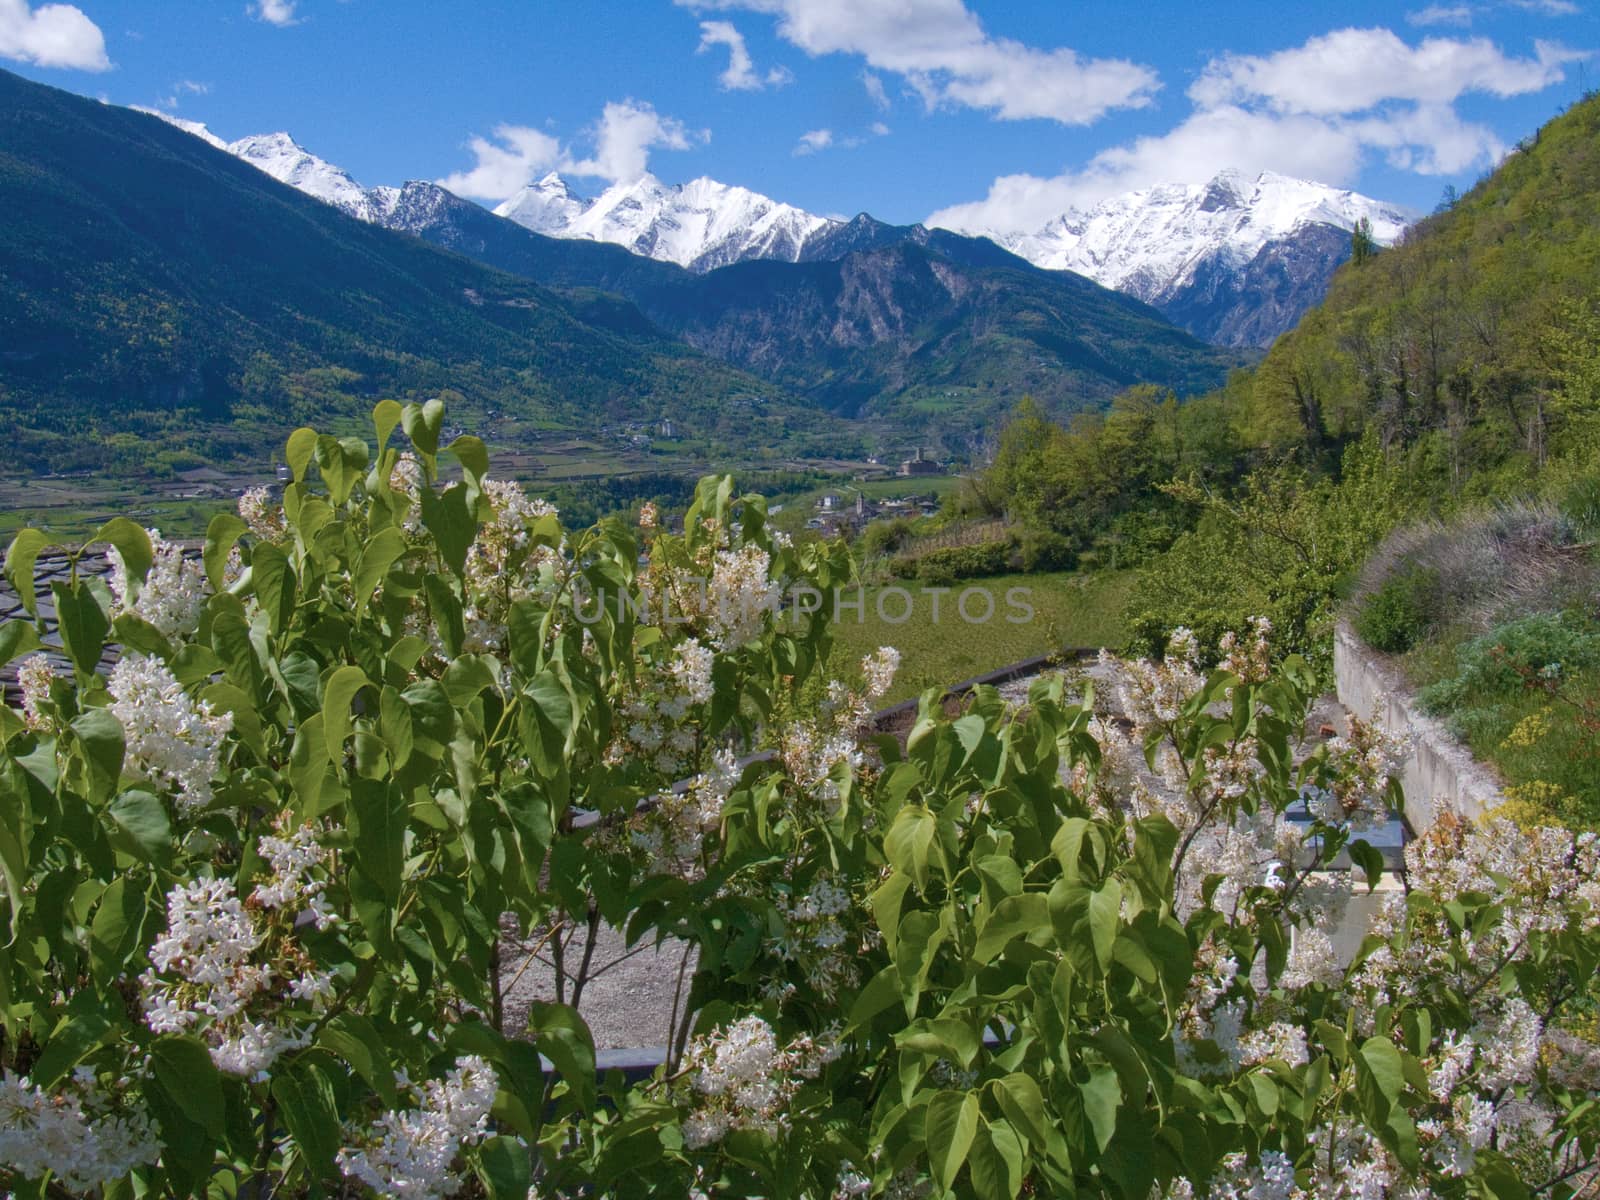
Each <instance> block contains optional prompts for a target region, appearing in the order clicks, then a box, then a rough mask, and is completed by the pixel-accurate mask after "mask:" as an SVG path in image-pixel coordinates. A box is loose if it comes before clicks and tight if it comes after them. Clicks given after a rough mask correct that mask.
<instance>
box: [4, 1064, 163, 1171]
mask: <svg viewBox="0 0 1600 1200" xmlns="http://www.w3.org/2000/svg"><path fill="white" fill-rule="evenodd" d="M160 1155H161V1143H160V1141H159V1140H158V1139H157V1137H156V1132H155V1127H154V1125H153V1124H152V1123H151V1120H150V1117H149V1114H148V1113H146V1112H145V1110H144V1108H143V1107H142V1106H141V1105H139V1104H138V1103H137V1102H135V1101H131V1100H127V1099H124V1100H122V1101H121V1102H120V1103H118V1102H114V1101H113V1100H112V1098H111V1097H110V1096H108V1095H107V1094H106V1093H105V1092H104V1091H103V1090H102V1089H101V1087H100V1085H99V1084H98V1082H97V1081H96V1079H95V1077H94V1073H93V1072H92V1071H90V1070H88V1069H87V1068H79V1069H78V1070H77V1071H75V1072H74V1073H73V1074H72V1075H71V1076H69V1077H68V1078H67V1079H66V1080H65V1081H63V1083H62V1084H61V1085H60V1086H59V1090H57V1091H56V1092H54V1093H53V1094H52V1093H48V1092H46V1091H45V1090H44V1089H43V1088H37V1087H34V1086H33V1085H32V1084H31V1083H30V1081H29V1080H28V1079H27V1078H26V1077H25V1076H23V1077H19V1076H16V1075H13V1074H12V1073H11V1072H10V1071H7V1072H5V1073H4V1075H3V1076H0V1164H4V1166H5V1168H6V1169H7V1170H9V1171H12V1172H15V1173H16V1174H17V1175H19V1176H21V1177H22V1178H23V1179H40V1178H42V1177H43V1176H45V1175H46V1174H49V1175H51V1176H53V1177H54V1179H55V1181H56V1182H57V1183H58V1184H60V1185H62V1186H64V1187H66V1188H69V1189H71V1190H72V1191H74V1192H87V1191H90V1190H94V1189H98V1188H100V1187H102V1186H104V1185H108V1184H111V1183H115V1182H117V1181H119V1180H124V1179H127V1178H128V1176H129V1175H131V1174H132V1172H133V1171H134V1170H135V1169H136V1168H138V1167H144V1166H153V1165H155V1163H156V1162H157V1160H158V1159H159V1158H160Z"/></svg>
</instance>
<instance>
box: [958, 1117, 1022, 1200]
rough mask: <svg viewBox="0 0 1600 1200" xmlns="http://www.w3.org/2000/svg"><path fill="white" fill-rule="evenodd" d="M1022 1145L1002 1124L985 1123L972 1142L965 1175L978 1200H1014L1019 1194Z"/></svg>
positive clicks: (997, 1122) (1010, 1130)
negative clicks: (968, 1177) (969, 1179)
mask: <svg viewBox="0 0 1600 1200" xmlns="http://www.w3.org/2000/svg"><path fill="white" fill-rule="evenodd" d="M1022 1162H1023V1152H1022V1143H1021V1141H1019V1140H1018V1138H1017V1135H1016V1133H1015V1131H1014V1130H1012V1128H1011V1127H1010V1126H1009V1125H1007V1124H1006V1123H1005V1122H1003V1121H991V1122H986V1123H985V1124H983V1125H982V1127H981V1128H980V1129H979V1130H978V1136H977V1137H976V1138H975V1139H974V1140H973V1143H972V1152H971V1154H970V1156H969V1161H968V1164H967V1171H968V1173H969V1174H970V1175H971V1177H972V1190H973V1191H975V1192H976V1193H977V1194H978V1196H979V1198H980V1200H1014V1197H1015V1196H1016V1195H1017V1194H1018V1193H1019V1192H1021V1191H1022Z"/></svg>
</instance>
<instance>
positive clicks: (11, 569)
mask: <svg viewBox="0 0 1600 1200" xmlns="http://www.w3.org/2000/svg"><path fill="white" fill-rule="evenodd" d="M53 545H55V543H54V542H52V541H51V540H50V539H49V538H48V537H46V536H45V535H44V534H43V533H41V532H40V531H39V530H37V529H22V530H18V532H17V536H16V537H14V538H12V539H11V545H9V546H7V547H6V562H5V572H6V579H7V580H9V581H10V583H11V586H12V587H14V588H16V589H17V595H18V596H20V597H21V598H22V606H23V607H24V608H26V609H27V610H28V612H29V613H30V614H32V615H33V616H34V617H37V616H38V615H39V599H38V596H37V595H36V594H35V592H34V587H33V570H34V564H35V563H37V562H38V561H39V552H40V551H41V550H44V549H45V548H46V547H49V546H53Z"/></svg>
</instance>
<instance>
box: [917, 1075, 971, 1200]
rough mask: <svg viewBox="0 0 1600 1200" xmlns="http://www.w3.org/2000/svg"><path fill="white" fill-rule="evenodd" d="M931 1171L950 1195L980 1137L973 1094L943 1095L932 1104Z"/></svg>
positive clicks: (928, 1138) (928, 1128) (928, 1130)
mask: <svg viewBox="0 0 1600 1200" xmlns="http://www.w3.org/2000/svg"><path fill="white" fill-rule="evenodd" d="M925 1129H926V1134H925V1137H926V1141H927V1148H928V1167H929V1169H930V1170H931V1171H932V1172H933V1178H934V1181H935V1182H936V1183H938V1185H939V1187H940V1188H941V1189H942V1190H944V1191H949V1190H950V1188H951V1187H952V1186H953V1185H954V1184H955V1178H956V1174H957V1172H959V1171H960V1170H961V1166H962V1164H963V1163H965V1162H966V1161H967V1151H969V1150H970V1149H971V1148H972V1141H973V1138H975V1137H976V1136H977V1133H978V1098H977V1096H975V1095H973V1094H972V1093H970V1092H940V1093H939V1094H938V1095H937V1096H935V1097H934V1098H933V1099H932V1100H930V1101H929V1102H928V1116H927V1123H926V1125H925Z"/></svg>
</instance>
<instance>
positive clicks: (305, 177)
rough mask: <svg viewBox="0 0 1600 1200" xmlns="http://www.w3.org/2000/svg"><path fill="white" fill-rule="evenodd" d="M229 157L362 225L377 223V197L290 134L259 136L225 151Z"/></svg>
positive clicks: (228, 147)
mask: <svg viewBox="0 0 1600 1200" xmlns="http://www.w3.org/2000/svg"><path fill="white" fill-rule="evenodd" d="M226 149H227V151H228V153H230V154H232V155H234V156H235V157H237V158H242V159H244V161H245V162H247V163H249V164H250V165H251V166H253V167H256V168H257V169H259V170H261V171H265V172H266V173H267V174H268V175H271V176H272V177H273V178H274V179H276V180H278V182H280V183H287V184H288V185H289V186H290V187H292V188H298V189H299V190H300V191H302V192H305V193H306V194H307V195H309V196H315V197H316V198H317V199H318V200H322V201H324V202H326V203H328V204H331V205H333V206H334V207H335V208H338V209H343V210H344V211H345V212H347V213H349V214H350V215H351V216H352V217H359V218H360V219H361V220H363V221H372V220H375V219H376V216H377V213H376V212H375V210H374V207H373V206H374V201H375V197H374V196H373V195H372V194H371V193H369V192H368V191H367V189H366V188H364V187H362V186H361V185H360V184H359V183H357V182H356V181H355V180H354V179H352V178H351V177H350V175H349V174H348V173H346V172H345V171H343V170H342V169H340V168H339V167H336V166H334V165H333V164H332V163H330V162H326V161H325V160H323V159H320V158H318V157H317V156H316V155H315V154H312V153H311V152H310V151H308V150H306V149H305V148H304V147H303V146H301V145H300V144H299V143H298V142H296V141H295V140H294V139H293V138H292V137H290V136H289V135H288V134H287V133H258V134H254V135H252V136H250V137H246V138H240V139H239V140H238V141H237V142H231V143H229V144H228V145H227V147H226Z"/></svg>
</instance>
